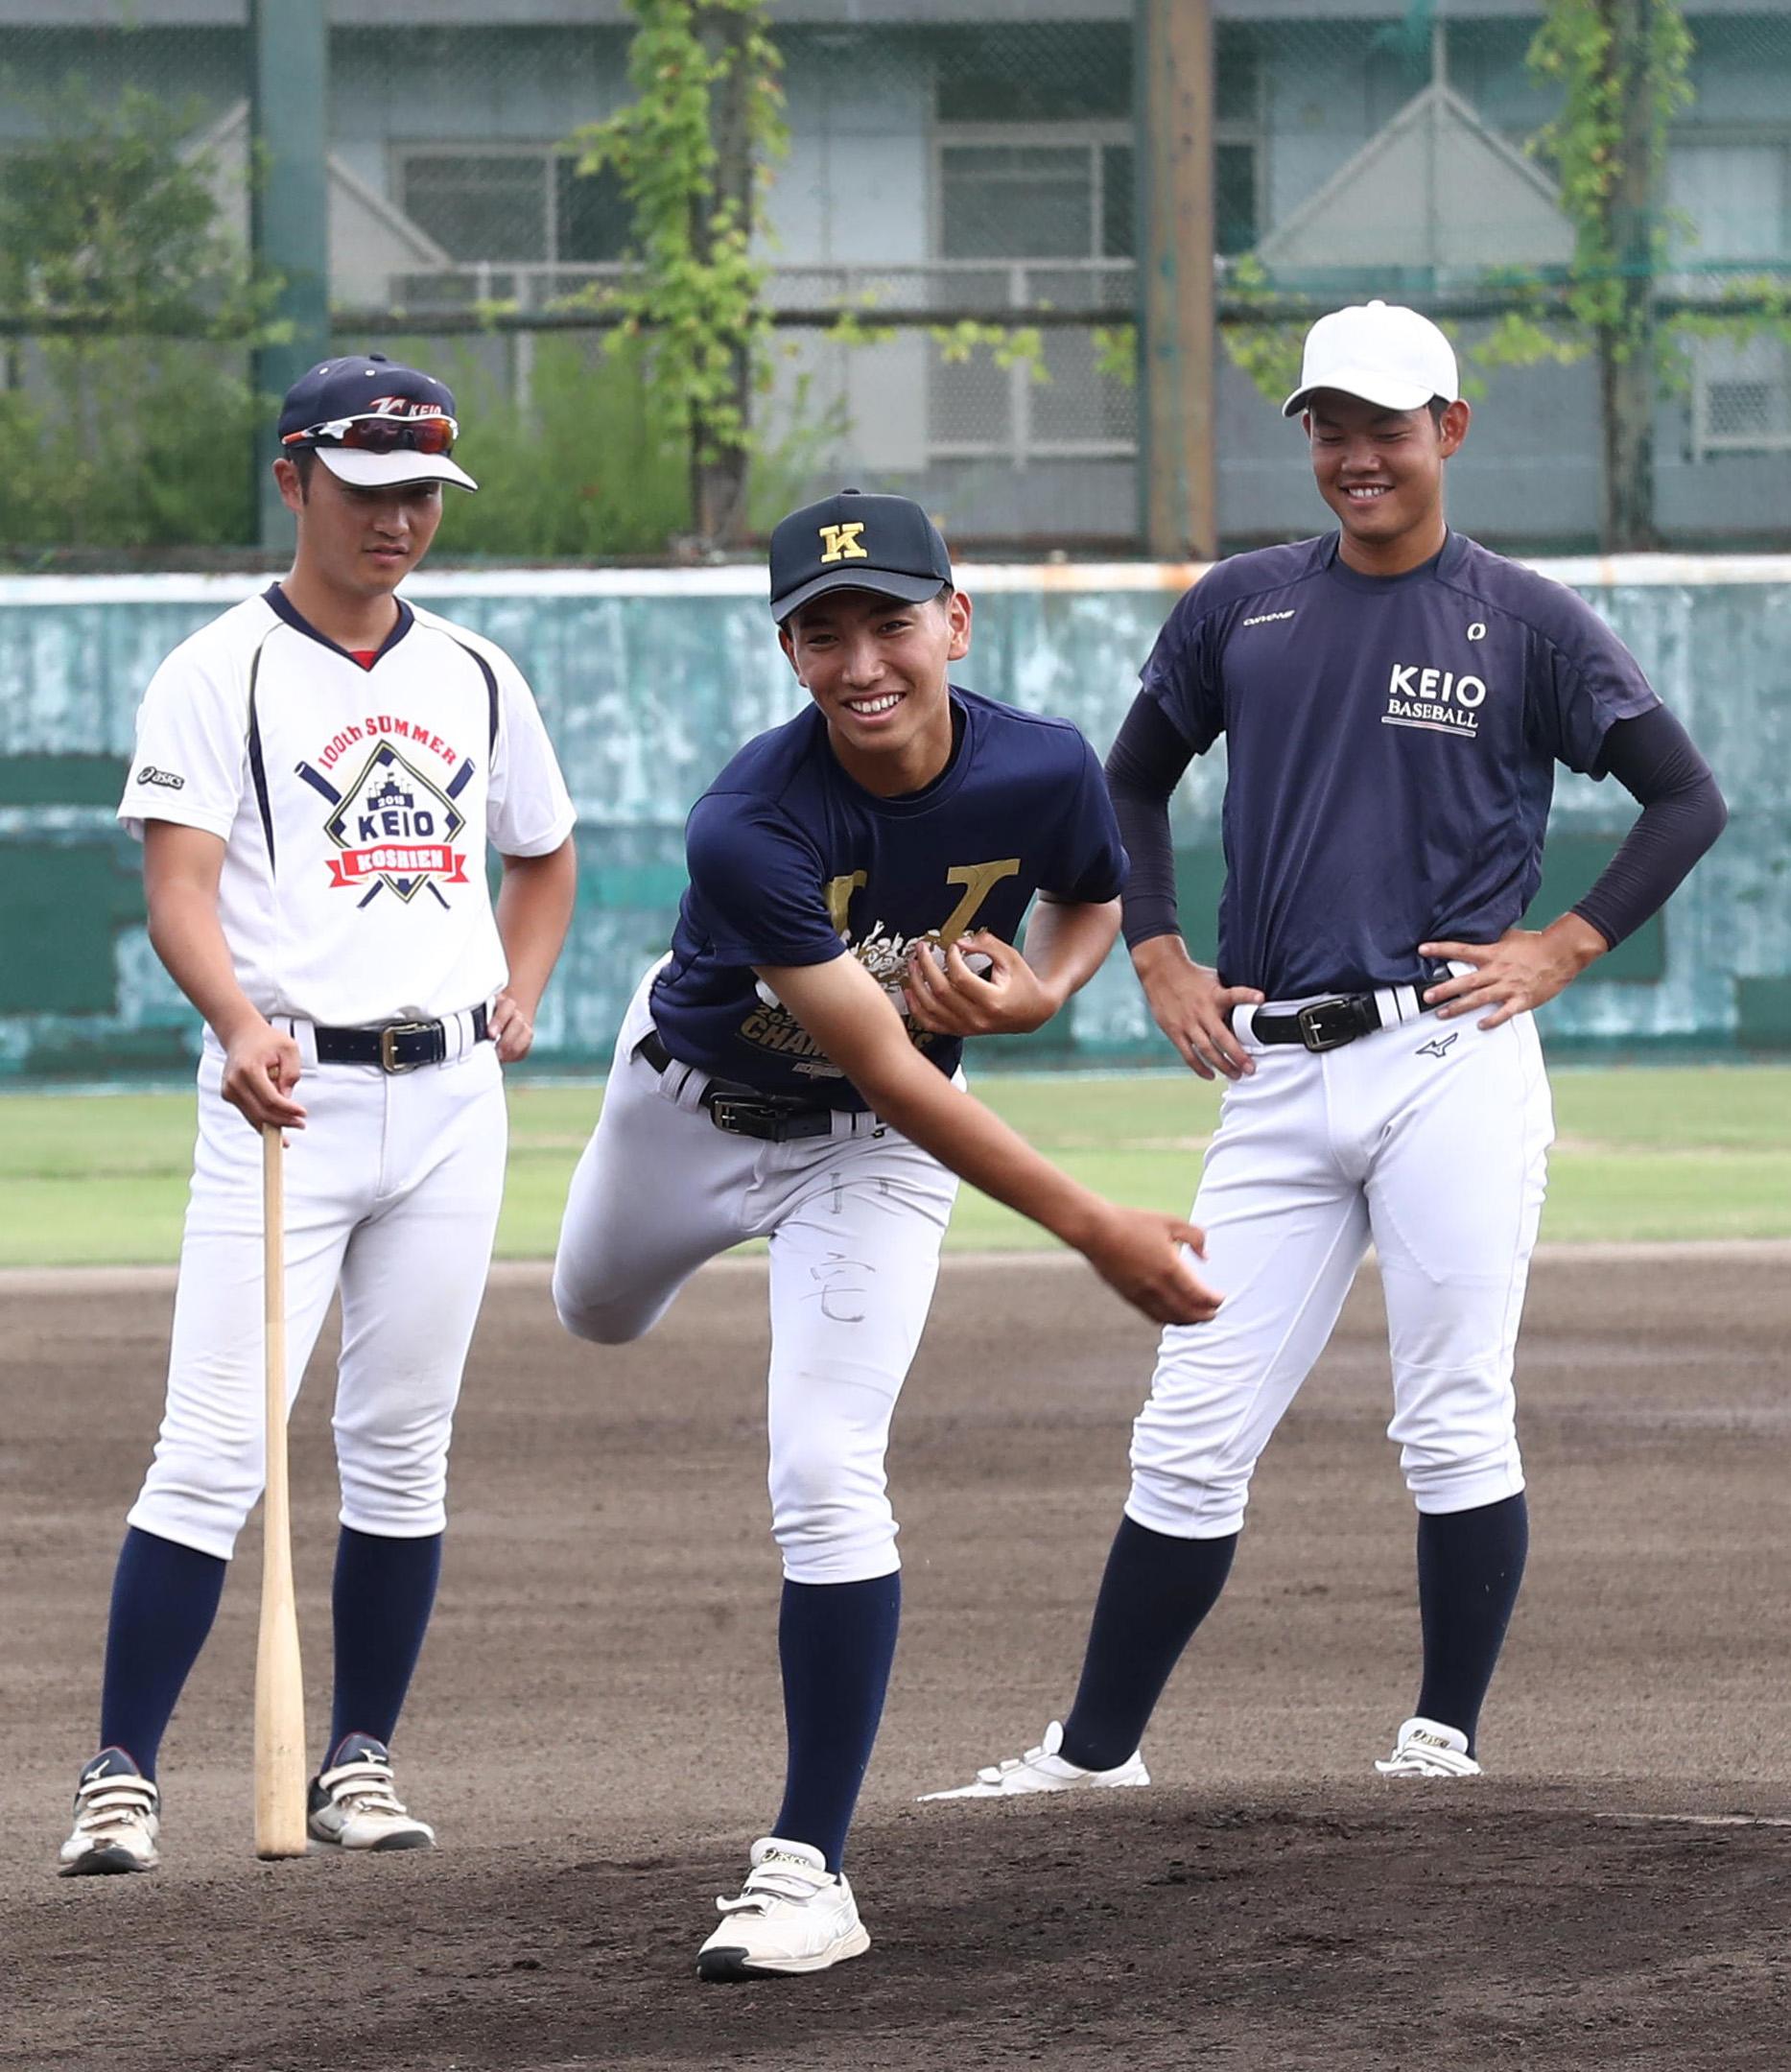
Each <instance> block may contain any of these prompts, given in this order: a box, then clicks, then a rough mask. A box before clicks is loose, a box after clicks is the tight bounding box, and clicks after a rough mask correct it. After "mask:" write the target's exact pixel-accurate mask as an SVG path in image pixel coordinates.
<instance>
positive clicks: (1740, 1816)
mask: <svg viewBox="0 0 1791 2072" xmlns="http://www.w3.org/2000/svg"><path fill="white" fill-rule="evenodd" d="M1596 1817H1597V1818H1598V1819H1599V1820H1602V1821H1618V1822H1637V1821H1650V1822H1662V1823H1671V1824H1677V1825H1680V1826H1683V1827H1791V1814H1785V1813H1600V1814H1598V1815H1597V1816H1596Z"/></svg>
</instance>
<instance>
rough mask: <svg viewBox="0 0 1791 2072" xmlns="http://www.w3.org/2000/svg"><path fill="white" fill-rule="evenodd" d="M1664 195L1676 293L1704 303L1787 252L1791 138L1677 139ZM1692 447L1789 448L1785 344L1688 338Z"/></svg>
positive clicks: (1789, 356) (1705, 450)
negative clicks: (1674, 270)
mask: <svg viewBox="0 0 1791 2072" xmlns="http://www.w3.org/2000/svg"><path fill="white" fill-rule="evenodd" d="M1666 198H1667V206H1668V210H1669V221H1670V224H1671V234H1672V239H1673V260H1674V263H1675V266H1676V269H1677V271H1676V275H1675V278H1674V281H1673V285H1674V286H1675V287H1676V288H1677V289H1679V291H1680V292H1682V293H1684V294H1688V295H1691V296H1694V297H1697V298H1699V299H1709V301H1711V302H1716V301H1718V300H1720V298H1721V295H1722V293H1723V290H1724V288H1725V287H1726V286H1728V285H1729V284H1730V283H1731V282H1732V281H1735V280H1738V279H1744V278H1745V277H1746V276H1747V275H1748V274H1749V273H1750V272H1760V273H1772V274H1774V275H1777V274H1778V273H1779V271H1781V270H1782V269H1783V267H1784V263H1785V254H1786V253H1787V252H1791V139H1787V138H1785V137H1783V136H1761V135H1760V134H1758V133H1757V132H1754V133H1749V132H1746V131H1738V132H1736V133H1735V134H1733V135H1730V136H1722V135H1718V136H1710V135H1709V134H1706V135H1700V136H1696V137H1683V136H1682V137H1675V138H1674V140H1673V144H1672V148H1671V150H1670V152H1669V153H1668V156H1667V174H1666ZM1686 353H1687V358H1688V361H1689V365H1690V372H1691V452H1692V458H1693V459H1699V460H1702V459H1705V458H1706V456H1707V455H1709V454H1718V453H1783V452H1786V451H1788V450H1791V352H1787V350H1786V347H1785V345H1784V342H1783V341H1782V340H1780V339H1778V338H1770V337H1762V338H1754V339H1746V340H1742V339H1726V338H1693V339H1691V340H1689V341H1687V344H1686Z"/></svg>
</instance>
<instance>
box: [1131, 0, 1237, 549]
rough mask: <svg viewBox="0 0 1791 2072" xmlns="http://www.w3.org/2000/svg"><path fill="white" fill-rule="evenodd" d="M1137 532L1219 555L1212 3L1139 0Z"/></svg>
mask: <svg viewBox="0 0 1791 2072" xmlns="http://www.w3.org/2000/svg"><path fill="white" fill-rule="evenodd" d="M1132 35H1133V53H1134V58H1133V62H1134V79H1135V85H1134V90H1133V97H1134V106H1135V108H1136V121H1137V125H1138V145H1137V163H1138V193H1139V238H1138V374H1139V427H1138V436H1139V457H1138V459H1139V465H1138V481H1139V530H1140V531H1141V533H1142V534H1143V543H1144V549H1145V552H1146V553H1151V554H1153V555H1155V556H1156V557H1157V558H1158V559H1160V560H1167V561H1205V560H1210V559H1212V558H1213V556H1214V554H1215V553H1217V552H1218V498H1217V491H1216V479H1217V478H1216V469H1215V467H1214V381H1215V373H1216V367H1215V354H1214V347H1215V343H1216V331H1215V314H1216V313H1215V308H1214V302H1215V294H1214V194H1213V186H1214V154H1213V97H1214V96H1213V6H1212V0H1133V30H1132Z"/></svg>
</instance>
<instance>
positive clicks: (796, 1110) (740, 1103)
mask: <svg viewBox="0 0 1791 2072" xmlns="http://www.w3.org/2000/svg"><path fill="white" fill-rule="evenodd" d="M634 1048H635V1055H636V1056H637V1057H644V1058H645V1059H646V1060H647V1062H648V1064H649V1065H650V1066H651V1067H652V1068H653V1070H654V1071H656V1072H659V1073H661V1074H663V1073H664V1072H665V1071H667V1069H668V1068H669V1067H671V1066H672V1065H681V1064H682V1063H683V1060H682V1059H681V1058H674V1057H673V1056H672V1053H671V1051H670V1050H668V1049H667V1048H666V1047H665V1045H664V1043H663V1042H662V1041H661V1040H660V1035H659V1031H658V1030H657V1029H648V1032H647V1034H646V1035H645V1036H644V1037H643V1038H642V1039H641V1041H640V1042H639V1043H638V1044H636V1046H635V1047H634ZM696 1069H697V1068H696V1067H695V1066H692V1067H691V1068H690V1070H692V1071H695V1070H696ZM699 1105H700V1106H702V1107H704V1108H707V1109H708V1111H709V1119H710V1121H712V1122H713V1123H714V1124H715V1126H716V1128H717V1129H719V1130H726V1131H727V1133H728V1135H729V1136H730V1137H762V1138H764V1139H765V1140H766V1142H768V1143H789V1142H791V1141H792V1140H794V1139H796V1138H798V1137H830V1136H832V1135H833V1129H834V1111H833V1110H832V1109H831V1108H824V1107H820V1106H817V1105H816V1104H815V1103H814V1102H813V1101H799V1100H793V1099H792V1098H791V1097H790V1096H789V1095H788V1094H766V1093H763V1092H762V1091H761V1090H760V1089H759V1088H758V1087H749V1086H739V1085H737V1084H735V1083H734V1082H733V1081H731V1080H727V1079H711V1080H710V1082H709V1084H708V1085H707V1086H706V1087H704V1089H703V1091H702V1097H701V1100H700V1102H699Z"/></svg>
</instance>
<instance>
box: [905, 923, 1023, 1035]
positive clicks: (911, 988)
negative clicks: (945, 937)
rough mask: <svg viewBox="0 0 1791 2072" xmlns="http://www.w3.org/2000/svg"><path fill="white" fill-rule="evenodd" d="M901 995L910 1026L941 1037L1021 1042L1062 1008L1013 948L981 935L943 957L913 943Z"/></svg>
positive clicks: (985, 933)
mask: <svg viewBox="0 0 1791 2072" xmlns="http://www.w3.org/2000/svg"><path fill="white" fill-rule="evenodd" d="M902 992H903V995H904V997H905V999H906V1000H907V1011H908V1014H909V1016H910V1017H911V1018H912V1019H913V1021H914V1022H915V1023H916V1024H918V1025H919V1026H920V1027H922V1028H924V1029H931V1030H932V1031H933V1032H934V1033H935V1034H937V1035H941V1036H1024V1035H1025V1033H1026V1032H1027V1030H1029V1029H1035V1028H1042V1027H1043V1026H1044V1025H1045V1024H1046V1023H1047V1022H1049V1020H1050V1018H1051V1017H1052V1015H1054V1014H1055V1013H1056V1012H1057V1010H1058V1008H1059V1007H1061V1006H1062V1005H1063V1001H1061V1000H1060V999H1059V998H1058V997H1057V995H1056V994H1055V993H1054V992H1053V991H1052V990H1051V988H1050V987H1049V986H1048V985H1047V984H1046V983H1045V981H1044V980H1043V979H1042V978H1041V977H1039V975H1038V973H1037V972H1035V971H1034V970H1033V969H1032V967H1031V965H1030V964H1028V963H1027V962H1026V960H1025V957H1024V956H1022V955H1021V954H1020V952H1019V951H1018V950H1016V949H1015V948H1014V946H1013V944H1012V943H1010V942H1003V941H1002V938H1001V937H1000V936H999V935H992V934H990V933H989V932H988V931H987V930H982V929H978V930H976V931H975V932H974V933H972V934H969V935H965V936H963V937H962V938H961V939H960V940H959V941H957V942H954V943H952V944H950V945H948V947H947V948H946V949H945V951H944V952H943V954H942V953H941V952H940V951H939V950H938V949H937V948H936V947H935V946H934V945H933V944H931V943H927V942H919V943H916V944H915V945H914V947H913V949H912V950H911V951H910V952H909V953H908V960H907V970H906V971H905V972H904V974H903V976H902Z"/></svg>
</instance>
